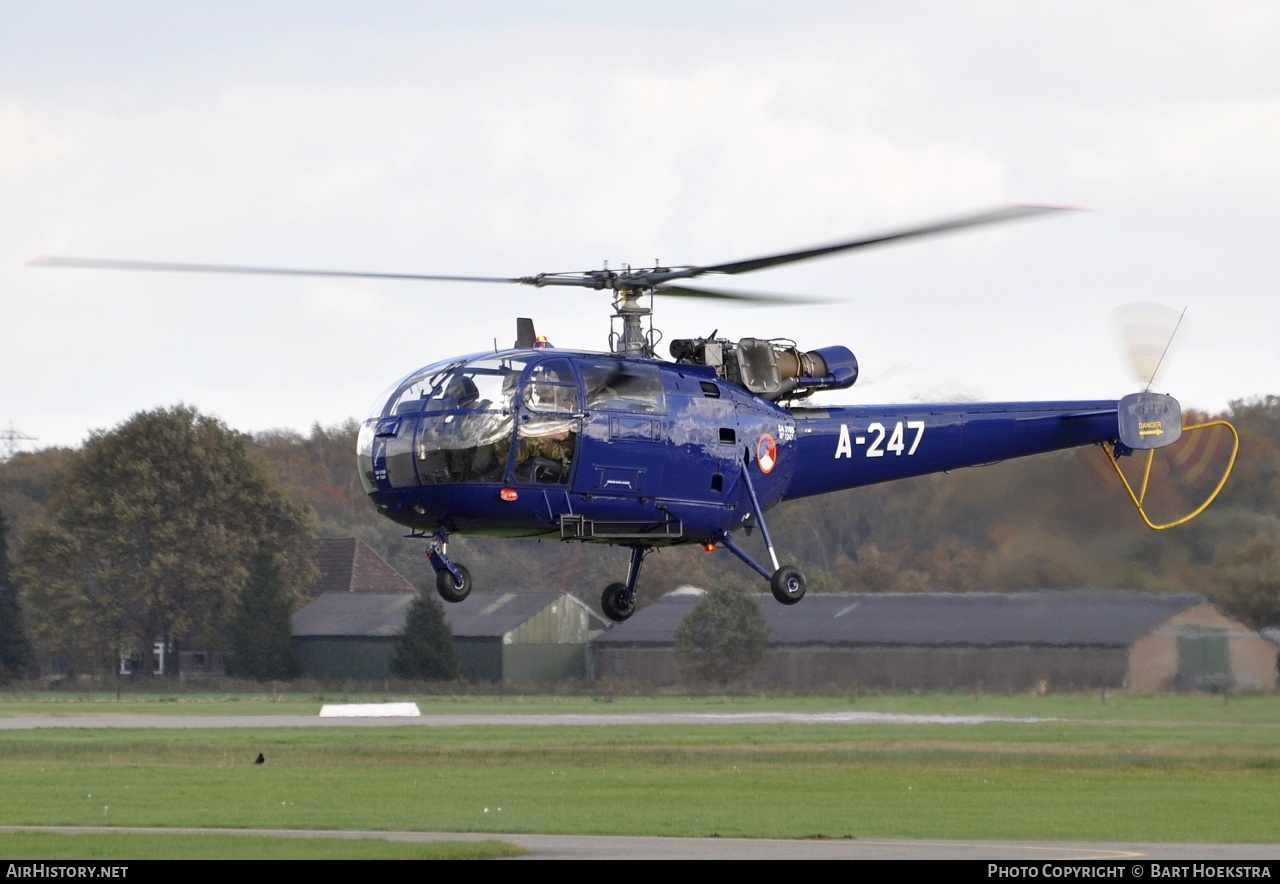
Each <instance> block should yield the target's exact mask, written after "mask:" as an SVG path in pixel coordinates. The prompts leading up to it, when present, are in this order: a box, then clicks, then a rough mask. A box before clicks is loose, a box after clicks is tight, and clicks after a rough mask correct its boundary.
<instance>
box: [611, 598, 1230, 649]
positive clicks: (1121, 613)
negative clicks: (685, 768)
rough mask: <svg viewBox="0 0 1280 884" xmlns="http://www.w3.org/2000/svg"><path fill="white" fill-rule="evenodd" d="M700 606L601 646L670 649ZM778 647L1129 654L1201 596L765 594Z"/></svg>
mask: <svg viewBox="0 0 1280 884" xmlns="http://www.w3.org/2000/svg"><path fill="white" fill-rule="evenodd" d="M700 600H701V598H700V597H699V596H696V595H689V594H671V595H667V596H664V597H663V598H662V599H661V600H659V601H658V602H655V603H654V604H652V605H650V606H649V607H647V608H644V609H643V610H640V611H637V612H636V614H635V616H633V617H632V618H631V619H630V620H628V621H627V622H626V623H621V624H619V625H617V626H616V627H614V628H613V629H612V630H610V631H609V632H608V633H606V634H605V635H603V636H601V637H599V638H598V639H596V642H597V644H599V645H601V646H610V645H626V644H663V645H665V644H671V643H672V642H673V641H674V637H675V630H676V627H677V626H679V625H680V621H681V620H683V619H684V617H685V615H687V614H688V613H689V612H690V611H692V610H693V609H694V607H695V606H696V605H697V604H698V602H699V601H700ZM760 600H761V610H762V611H763V613H764V615H765V619H766V620H767V621H768V623H769V643H770V644H771V645H788V644H790V645H814V644H828V645H905V646H922V645H923V646H947V645H951V646H1000V645H1058V646H1073V645H1074V646H1082V645H1088V646H1095V647H1127V646H1128V645H1129V644H1131V643H1132V642H1133V641H1134V639H1136V638H1138V636H1140V635H1143V634H1145V633H1147V632H1150V631H1151V630H1152V629H1154V628H1155V627H1156V626H1158V625H1159V624H1161V623H1163V622H1164V621H1166V620H1168V619H1169V618H1171V617H1173V616H1174V615H1176V614H1179V613H1181V612H1183V611H1185V610H1187V609H1188V608H1191V607H1194V606H1196V605H1200V604H1204V603H1205V598H1204V596H1201V595H1198V594H1194V593H1184V594H1178V595H1164V594H1155V593H1140V592H1131V591H1127V590H1102V589H1085V590H1061V591H1042V592H1016V593H994V592H966V593H954V592H921V593H830V594H811V595H808V596H806V597H805V599H804V601H802V602H801V603H800V604H798V605H794V606H785V605H780V604H778V603H776V602H775V601H774V600H773V598H772V596H769V595H767V594H766V595H762V596H761V597H760Z"/></svg>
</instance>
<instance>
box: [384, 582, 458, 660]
mask: <svg viewBox="0 0 1280 884" xmlns="http://www.w3.org/2000/svg"><path fill="white" fill-rule="evenodd" d="M391 671H392V672H394V673H395V674H396V675H398V676H400V677H401V678H414V679H423V680H431V681H448V680H451V679H455V678H457V677H458V661H457V659H456V658H455V657H454V654H453V631H452V630H450V629H449V623H448V621H447V620H445V616H444V606H443V605H442V604H440V600H439V599H438V598H436V594H435V591H434V590H432V589H431V587H427V588H426V589H423V590H422V591H421V592H419V593H418V596H417V598H415V599H414V600H413V604H412V605H410V606H409V614H408V616H407V617H406V618H405V623H404V632H402V633H400V638H399V639H398V640H397V641H396V647H395V651H394V652H393V653H392V655H391Z"/></svg>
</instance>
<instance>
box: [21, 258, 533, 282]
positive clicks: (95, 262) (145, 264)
mask: <svg viewBox="0 0 1280 884" xmlns="http://www.w3.org/2000/svg"><path fill="white" fill-rule="evenodd" d="M27 265H28V266H34V267H75V268H81V269H87V270H159V271H163V272H172V273H239V274H248V275H255V276H320V277H340V278H347V279H353V278H354V279H419V280H434V281H437V282H505V283H512V282H524V281H525V280H524V279H516V278H511V277H505V276H434V275H429V274H422V273H369V272H365V271H360V270H299V269H292V268H287V267H237V266H233V265H229V264H173V263H169V262H164V261H116V260H113V259H110V258H67V257H60V256H57V255H42V256H40V257H39V258H32V259H31V260H30V261H28V262H27Z"/></svg>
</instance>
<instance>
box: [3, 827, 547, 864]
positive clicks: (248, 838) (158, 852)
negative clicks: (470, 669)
mask: <svg viewBox="0 0 1280 884" xmlns="http://www.w3.org/2000/svg"><path fill="white" fill-rule="evenodd" d="M527 853H528V851H526V850H525V849H524V848H522V847H517V846H515V845H513V844H503V843H502V842H500V841H434V842H408V841H386V840H381V839H376V838H367V839H348V838H265V837H259V836H256V835H188V834H184V833H175V834H172V835H100V834H85V835H59V834H52V833H44V832H39V833H25V832H19V833H15V834H0V856H3V857H5V858H6V859H8V860H22V859H38V860H43V861H46V862H47V861H51V860H125V861H135V860H137V861H140V860H148V859H191V860H194V859H313V860H314V859H500V858H507V857H513V856H524V855H526V854H527Z"/></svg>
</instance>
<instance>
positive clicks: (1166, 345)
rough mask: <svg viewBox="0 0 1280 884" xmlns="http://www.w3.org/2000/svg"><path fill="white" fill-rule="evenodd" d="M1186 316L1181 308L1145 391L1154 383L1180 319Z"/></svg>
mask: <svg viewBox="0 0 1280 884" xmlns="http://www.w3.org/2000/svg"><path fill="white" fill-rule="evenodd" d="M1186 315H1187V308H1186V307H1183V308H1182V312H1181V313H1179V314H1178V321H1177V322H1175V323H1174V324H1173V331H1171V332H1169V340H1168V341H1167V342H1166V343H1165V345H1164V349H1163V350H1161V351H1160V358H1159V359H1157V360H1156V367H1155V368H1154V369H1152V371H1151V380H1149V381H1147V390H1150V389H1151V385H1152V384H1154V383H1155V381H1156V375H1157V374H1158V373H1159V371H1160V366H1161V364H1162V363H1163V362H1164V357H1165V356H1166V355H1168V353H1169V347H1171V346H1172V345H1173V336H1174V335H1176V334H1177V333H1178V327H1179V326H1181V325H1182V318H1183V317H1184V316H1186Z"/></svg>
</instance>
